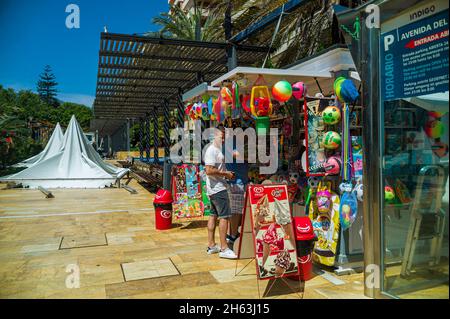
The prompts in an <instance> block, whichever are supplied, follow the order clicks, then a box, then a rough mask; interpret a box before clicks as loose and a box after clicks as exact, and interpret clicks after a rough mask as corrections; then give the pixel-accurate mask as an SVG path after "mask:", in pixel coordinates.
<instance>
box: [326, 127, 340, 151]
mask: <svg viewBox="0 0 450 319" xmlns="http://www.w3.org/2000/svg"><path fill="white" fill-rule="evenodd" d="M322 144H323V147H325V148H327V149H331V150H334V149H337V148H338V147H339V146H341V136H340V135H339V133H337V132H334V131H328V132H326V133H325V135H324V136H323V140H322Z"/></svg>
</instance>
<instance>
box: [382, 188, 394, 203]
mask: <svg viewBox="0 0 450 319" xmlns="http://www.w3.org/2000/svg"><path fill="white" fill-rule="evenodd" d="M384 199H385V200H386V202H388V203H392V202H393V201H394V199H395V192H394V189H393V188H392V187H391V186H384Z"/></svg>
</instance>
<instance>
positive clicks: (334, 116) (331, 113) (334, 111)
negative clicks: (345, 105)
mask: <svg viewBox="0 0 450 319" xmlns="http://www.w3.org/2000/svg"><path fill="white" fill-rule="evenodd" d="M322 119H323V123H324V124H326V125H333V124H336V123H338V122H339V121H340V120H341V111H340V110H339V108H338V107H336V106H334V105H332V106H328V107H326V108H325V110H323V112H322Z"/></svg>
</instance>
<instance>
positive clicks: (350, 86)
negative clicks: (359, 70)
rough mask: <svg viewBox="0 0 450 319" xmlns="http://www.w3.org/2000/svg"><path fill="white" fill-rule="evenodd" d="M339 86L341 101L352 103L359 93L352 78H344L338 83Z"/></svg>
mask: <svg viewBox="0 0 450 319" xmlns="http://www.w3.org/2000/svg"><path fill="white" fill-rule="evenodd" d="M340 86H341V89H340V97H341V101H343V102H345V103H353V102H355V101H356V100H357V99H358V97H359V93H358V90H357V89H356V86H355V84H354V83H353V81H352V80H349V79H345V80H344V81H342V82H341V83H340Z"/></svg>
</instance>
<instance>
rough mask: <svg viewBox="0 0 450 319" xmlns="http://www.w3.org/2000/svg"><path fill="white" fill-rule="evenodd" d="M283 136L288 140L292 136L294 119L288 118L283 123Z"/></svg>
mask: <svg viewBox="0 0 450 319" xmlns="http://www.w3.org/2000/svg"><path fill="white" fill-rule="evenodd" d="M283 135H284V136H285V137H287V138H289V137H291V136H292V119H291V118H287V119H285V120H284V121H283Z"/></svg>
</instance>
